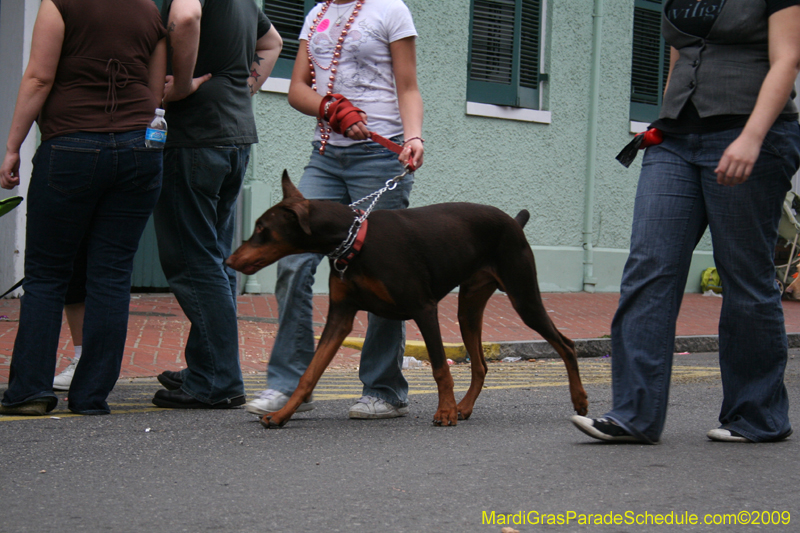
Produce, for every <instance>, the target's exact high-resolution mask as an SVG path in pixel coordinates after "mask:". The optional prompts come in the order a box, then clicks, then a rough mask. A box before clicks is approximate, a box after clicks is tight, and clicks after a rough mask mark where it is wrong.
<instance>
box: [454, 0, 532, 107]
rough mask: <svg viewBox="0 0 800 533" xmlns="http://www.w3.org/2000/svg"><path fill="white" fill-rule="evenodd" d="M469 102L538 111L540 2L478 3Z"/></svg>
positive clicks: (474, 15)
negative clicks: (536, 109)
mask: <svg viewBox="0 0 800 533" xmlns="http://www.w3.org/2000/svg"><path fill="white" fill-rule="evenodd" d="M471 15H472V17H471V24H470V45H469V49H470V55H469V77H468V85H467V98H468V99H469V100H470V101H472V102H480V103H486V104H496V105H507V106H516V107H529V108H535V107H536V106H537V105H538V99H539V95H538V90H539V55H540V40H541V28H540V22H541V2H540V0H473V1H472V14H471Z"/></svg>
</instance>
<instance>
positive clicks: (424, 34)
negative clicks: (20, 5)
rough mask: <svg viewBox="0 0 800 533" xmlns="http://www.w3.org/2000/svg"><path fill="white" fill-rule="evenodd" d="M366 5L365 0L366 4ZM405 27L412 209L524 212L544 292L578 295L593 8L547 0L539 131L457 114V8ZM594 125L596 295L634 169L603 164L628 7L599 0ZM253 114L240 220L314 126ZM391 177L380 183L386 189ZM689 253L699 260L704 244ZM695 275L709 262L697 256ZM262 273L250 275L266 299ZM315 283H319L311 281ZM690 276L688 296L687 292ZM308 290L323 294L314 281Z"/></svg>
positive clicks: (273, 108) (281, 102)
mask: <svg viewBox="0 0 800 533" xmlns="http://www.w3.org/2000/svg"><path fill="white" fill-rule="evenodd" d="M367 1H369V0H367ZM406 3H407V5H408V6H409V8H410V9H411V12H412V14H413V16H414V21H415V24H416V26H417V31H418V33H419V38H418V39H417V55H418V75H419V86H420V90H421V92H422V96H423V100H424V103H425V124H424V128H423V130H424V134H423V136H424V137H425V140H426V143H425V148H426V152H425V164H424V166H423V167H422V168H421V169H420V170H419V171H417V173H416V176H415V185H414V192H413V193H412V197H411V202H412V207H413V206H420V205H427V204H433V203H440V202H450V201H466V202H476V203H483V204H491V205H494V206H497V207H499V208H501V209H503V210H505V211H506V212H508V213H509V214H512V215H514V214H516V213H517V212H518V211H519V210H520V209H523V208H524V209H528V210H529V211H530V212H531V220H530V222H529V223H528V225H527V226H526V234H527V236H528V240H529V241H530V243H531V245H532V246H533V248H534V252H535V254H536V257H537V267H538V270H539V282H540V285H541V287H542V289H543V290H545V291H579V290H582V289H583V270H584V269H583V240H582V239H583V224H584V220H583V214H584V211H585V200H584V190H585V184H586V180H587V168H588V165H589V162H588V161H587V131H588V129H589V128H588V125H589V118H590V117H589V102H590V89H591V83H590V77H591V64H592V27H593V6H594V2H593V0H547V1H546V2H545V4H546V21H545V22H546V33H545V38H544V39H545V40H544V43H543V44H544V51H545V61H544V63H543V72H546V73H547V74H548V76H549V81H547V82H546V83H544V85H543V101H544V105H543V107H542V109H543V110H546V111H550V112H551V123H550V124H542V123H531V122H521V121H517V120H505V119H498V118H486V117H478V116H469V115H467V114H466V86H467V54H468V52H467V45H468V41H469V35H468V32H469V9H470V2H469V1H468V0H436V1H431V0H406ZM603 7H604V16H603V20H602V45H601V76H600V90H599V112H598V116H597V121H598V130H597V151H596V155H597V157H596V162H595V178H594V179H595V198H594V202H595V204H594V217H593V218H594V220H593V228H594V233H593V238H592V242H593V246H594V261H595V266H594V277H595V278H596V279H597V285H596V290H598V291H615V290H618V289H619V279H620V275H621V271H622V265H623V264H624V261H625V258H626V256H627V247H628V242H629V234H630V225H631V213H632V209H633V201H634V195H635V188H636V180H637V177H638V169H639V167H638V162H637V163H634V164H633V165H632V166H631V168H630V169H625V168H624V167H623V166H622V165H620V164H619V163H618V162H617V161H616V160H615V159H614V157H615V156H616V154H617V153H618V152H619V150H620V149H621V148H622V147H623V146H624V145H625V144H627V143H628V142H629V141H630V139H631V138H632V136H631V134H630V119H629V94H630V65H631V32H632V23H633V2H631V1H630V0H605V1H604V6H603ZM256 98H257V100H256V102H255V109H256V115H257V121H258V125H259V137H260V144H259V145H258V147H257V148H256V151H255V153H254V156H253V164H252V165H251V172H250V175H249V177H248V182H247V189H246V195H245V196H246V198H245V201H246V203H247V204H248V206H247V207H246V215H245V228H244V231H245V233H246V234H247V233H248V232H249V231H250V230H251V228H252V226H251V224H252V221H253V219H254V218H255V217H257V216H258V214H260V212H261V211H263V210H265V209H266V208H267V207H269V205H271V204H272V203H274V202H276V201H277V200H279V199H280V175H281V172H282V171H283V169H284V168H286V169H288V170H289V173H290V175H291V176H293V177H294V178H295V179H299V177H300V175H301V174H302V171H303V167H304V165H305V163H306V162H307V160H308V157H309V155H310V150H311V145H310V140H311V137H312V133H313V130H314V128H315V126H316V122H315V119H313V118H312V117H306V116H303V115H301V114H300V113H298V112H297V111H295V110H293V109H292V108H290V107H289V105H288V104H287V102H286V95H285V94H280V93H270V92H262V93H261V94H259V95H258V96H257V97H256ZM390 177H391V176H387V179H388V178H390ZM701 249H705V250H708V249H710V247H709V246H708V244H707V242H704V243H702V244H701ZM695 263H696V266H695V269H694V270H695V272H696V271H698V269H700V268H701V267H703V266H705V265H706V264H710V256H709V254H708V253H707V252H706V253H699V254H697V260H696V261H695ZM271 276H272V274H270V273H269V271H267V272H264V273H262V274H260V277H259V278H258V279H259V280H261V282H256V280H252V281H253V282H255V284H254V285H253V287H255V288H257V287H259V286H260V287H261V290H263V291H264V292H272V290H273V288H274V282H273V281H272V277H271ZM321 277H322V276H321ZM695 277H697V278H698V280H699V274H698V275H697V276H694V273H693V274H692V275H690V280H691V281H690V284H689V285H688V289H690V290H692V289H695V288H696V287H695V286H696V285H697V284H696V283H695V282H694V278H695ZM321 281H322V282H321V283H320V282H319V280H318V283H317V286H316V289H317V290H324V286H325V280H324V277H323V279H322V280H321Z"/></svg>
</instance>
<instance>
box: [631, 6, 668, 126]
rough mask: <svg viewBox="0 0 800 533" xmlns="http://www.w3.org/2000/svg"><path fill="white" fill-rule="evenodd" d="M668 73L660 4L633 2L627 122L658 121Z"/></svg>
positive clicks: (666, 48)
mask: <svg viewBox="0 0 800 533" xmlns="http://www.w3.org/2000/svg"><path fill="white" fill-rule="evenodd" d="M668 72H669V47H667V46H665V44H664V39H663V38H662V37H661V0H636V1H635V4H634V11H633V53H632V61H631V109H630V113H631V120H635V121H640V122H652V121H653V120H655V119H657V118H658V112H659V110H660V109H661V99H662V96H663V93H664V84H665V83H666V81H667V74H668Z"/></svg>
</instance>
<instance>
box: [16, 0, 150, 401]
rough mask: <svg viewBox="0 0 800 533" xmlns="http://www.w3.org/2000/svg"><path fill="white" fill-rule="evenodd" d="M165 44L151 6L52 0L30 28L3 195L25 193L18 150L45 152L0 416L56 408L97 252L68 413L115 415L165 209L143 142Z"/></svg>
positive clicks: (140, 0) (33, 187)
mask: <svg viewBox="0 0 800 533" xmlns="http://www.w3.org/2000/svg"><path fill="white" fill-rule="evenodd" d="M165 35H166V32H165V30H164V27H163V25H162V23H161V18H160V16H159V13H158V9H157V8H156V6H155V4H153V2H152V0H44V1H43V2H42V5H41V7H40V9H39V13H38V15H37V18H36V23H35V25H34V30H33V39H32V43H31V55H30V62H29V63H28V66H27V69H26V70H25V74H24V75H23V79H22V83H21V85H20V90H19V95H18V97H17V104H16V108H15V111H14V118H13V120H12V124H11V131H10V133H9V135H8V141H7V145H6V155H5V159H4V160H3V163H2V166H0V186H2V187H3V188H5V189H11V188H13V187H16V186H17V185H20V175H19V162H20V156H19V149H20V146H21V145H22V142H23V141H24V140H25V137H26V136H27V135H28V132H29V130H30V128H31V125H32V124H33V121H34V120H36V122H37V124H38V125H39V129H40V131H41V133H42V144H41V146H39V148H38V150H37V152H36V156H35V157H34V160H33V173H32V175H31V176H30V181H29V183H28V184H27V186H28V192H27V200H28V202H27V210H28V223H27V228H26V249H25V281H24V284H23V289H24V291H25V295H24V297H23V299H22V306H21V311H20V324H19V330H18V332H17V338H16V341H15V344H14V352H13V356H12V360H11V369H10V376H9V386H8V390H6V391H5V393H4V395H3V399H2V406H1V407H0V414H21V415H44V414H45V413H47V412H49V411H51V410H52V409H53V408H55V406H56V404H57V402H58V399H57V397H56V395H55V394H54V393H53V390H52V387H53V376H54V374H55V362H56V350H57V346H58V340H59V335H60V332H61V312H62V308H63V306H64V295H65V293H66V290H67V285H68V283H69V281H70V278H71V276H72V270H73V263H74V259H75V256H76V253H77V250H78V249H79V245H80V243H81V241H82V240H83V239H84V238H85V239H86V241H87V266H86V270H87V280H86V314H85V320H84V327H83V338H84V340H83V354H82V356H81V359H80V362H79V364H78V366H77V368H76V370H75V375H74V377H73V380H72V384H71V387H70V391H69V409H70V410H71V411H72V412H75V413H80V414H106V413H108V412H109V407H108V404H107V403H106V398H107V397H108V394H109V392H111V389H112V388H113V387H114V384H115V383H116V380H117V378H118V376H119V370H120V365H121V362H122V354H123V350H124V348H125V337H126V335H127V322H128V306H129V303H130V284H131V272H132V269H133V256H134V254H135V253H136V248H137V246H138V244H139V239H140V237H141V235H142V232H143V231H144V227H145V224H146V223H147V220H148V218H149V217H150V214H151V212H152V210H153V207H154V206H155V203H156V201H157V200H158V196H159V192H160V189H161V178H162V153H161V151H160V150H158V149H153V148H146V147H145V130H146V128H147V126H148V124H149V123H150V121H151V120H152V118H153V116H154V113H155V109H156V108H157V107H158V104H159V102H160V101H161V98H162V93H163V89H164V82H165V75H166V40H165Z"/></svg>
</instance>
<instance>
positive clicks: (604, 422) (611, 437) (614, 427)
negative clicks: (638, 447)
mask: <svg viewBox="0 0 800 533" xmlns="http://www.w3.org/2000/svg"><path fill="white" fill-rule="evenodd" d="M572 423H573V424H575V427H576V428H578V429H580V430H581V431H583V432H584V433H586V434H587V435H589V436H590V437H594V438H595V439H599V440H604V441H606V442H643V441H642V440H641V439H639V438H637V437H634V436H633V435H631V434H630V433H628V432H627V431H625V430H624V429H622V427H620V425H619V424H617V423H616V422H614V421H613V420H609V419H608V418H588V417H585V416H578V415H575V416H573V417H572Z"/></svg>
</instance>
